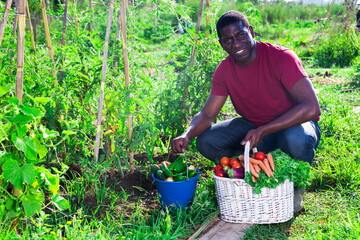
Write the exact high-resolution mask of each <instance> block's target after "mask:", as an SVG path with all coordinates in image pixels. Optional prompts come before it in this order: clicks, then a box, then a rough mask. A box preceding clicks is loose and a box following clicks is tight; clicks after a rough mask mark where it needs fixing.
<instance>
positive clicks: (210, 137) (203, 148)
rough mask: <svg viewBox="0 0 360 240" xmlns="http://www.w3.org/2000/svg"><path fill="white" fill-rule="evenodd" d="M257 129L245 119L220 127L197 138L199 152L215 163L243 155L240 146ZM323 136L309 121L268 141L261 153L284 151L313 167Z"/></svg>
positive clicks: (314, 124) (266, 140)
mask: <svg viewBox="0 0 360 240" xmlns="http://www.w3.org/2000/svg"><path fill="white" fill-rule="evenodd" d="M254 128H255V126H254V125H253V124H252V123H251V122H249V121H248V120H246V119H244V118H241V117H240V118H234V119H229V120H226V121H222V122H219V123H216V124H214V125H212V126H211V127H210V128H209V129H208V130H206V131H205V132H204V133H202V134H201V135H200V136H198V137H197V139H196V146H197V149H198V150H199V152H200V153H201V154H202V155H203V156H204V157H206V158H208V159H210V160H212V161H214V162H217V161H218V160H219V159H221V158H222V157H223V156H228V157H232V156H237V155H240V154H243V151H244V146H242V145H241V144H240V142H241V141H242V140H243V139H244V138H245V136H246V134H247V132H248V131H249V130H251V129H254ZM320 135H321V134H320V128H319V125H318V123H317V122H316V121H308V122H305V123H303V124H301V125H297V126H294V127H290V128H287V129H284V130H281V131H279V132H276V133H273V134H271V135H268V136H266V137H264V139H263V140H262V141H261V143H260V145H259V146H258V147H257V149H258V151H262V152H264V153H268V152H271V151H274V150H275V149H281V150H282V151H283V152H285V153H287V154H288V155H289V156H290V157H292V158H295V159H298V160H301V161H305V162H308V163H309V164H310V165H311V164H312V162H313V159H314V155H315V149H316V148H317V146H318V145H319V142H320Z"/></svg>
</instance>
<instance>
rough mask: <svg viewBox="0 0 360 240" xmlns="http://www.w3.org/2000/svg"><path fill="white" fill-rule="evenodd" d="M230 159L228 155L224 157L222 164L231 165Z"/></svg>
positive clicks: (221, 160)
mask: <svg viewBox="0 0 360 240" xmlns="http://www.w3.org/2000/svg"><path fill="white" fill-rule="evenodd" d="M229 163H230V159H229V158H228V157H222V158H221V159H220V164H221V165H223V166H229Z"/></svg>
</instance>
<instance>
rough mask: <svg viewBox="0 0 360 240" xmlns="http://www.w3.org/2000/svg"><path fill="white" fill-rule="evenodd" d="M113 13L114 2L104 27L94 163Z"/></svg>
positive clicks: (99, 129) (98, 140)
mask: <svg viewBox="0 0 360 240" xmlns="http://www.w3.org/2000/svg"><path fill="white" fill-rule="evenodd" d="M113 11H114V0H111V2H110V9H109V17H108V22H107V27H106V35H105V46H104V56H103V64H102V72H101V87H100V98H99V109H98V115H97V121H96V140H95V147H94V160H95V162H97V161H98V159H99V147H100V137H101V117H102V110H103V106H104V89H105V80H106V64H107V58H108V49H109V38H110V28H111V20H112V15H113Z"/></svg>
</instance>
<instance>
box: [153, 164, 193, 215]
mask: <svg viewBox="0 0 360 240" xmlns="http://www.w3.org/2000/svg"><path fill="white" fill-rule="evenodd" d="M196 171H197V172H198V174H197V175H196V176H195V177H193V178H191V179H189V180H188V181H186V180H185V181H178V182H166V181H162V180H160V179H157V178H156V177H155V176H154V174H152V177H153V179H154V180H155V185H156V190H157V192H158V195H159V200H160V203H161V204H162V205H163V206H164V207H169V208H171V207H175V208H185V207H187V206H188V205H189V204H190V202H191V201H192V200H193V198H194V195H195V191H196V185H197V180H198V178H199V176H200V171H199V169H196Z"/></svg>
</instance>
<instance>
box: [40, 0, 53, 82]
mask: <svg viewBox="0 0 360 240" xmlns="http://www.w3.org/2000/svg"><path fill="white" fill-rule="evenodd" d="M40 4H41V10H42V15H43V19H44V27H45V34H46V40H47V47H48V49H49V55H50V59H51V60H52V63H53V64H52V66H51V69H52V77H53V78H56V71H55V61H54V54H53V51H52V46H51V39H50V30H49V24H48V20H47V15H46V9H45V3H44V0H40Z"/></svg>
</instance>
